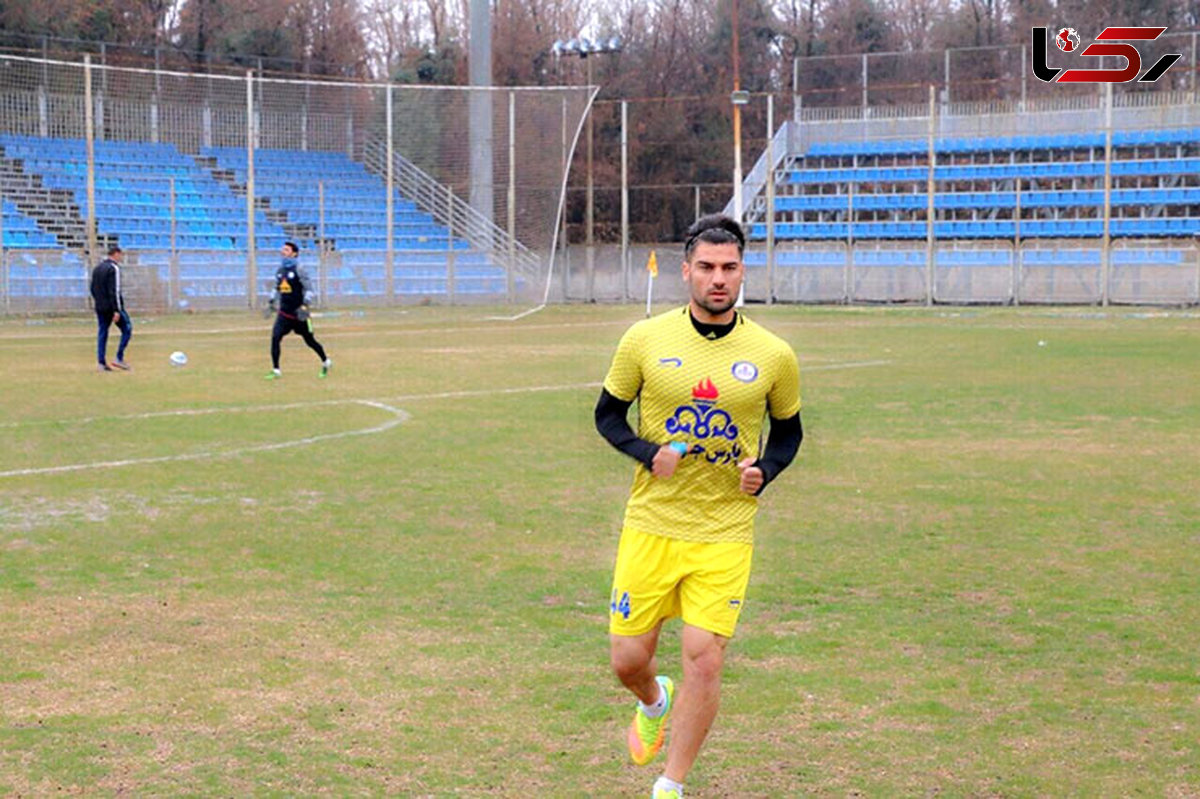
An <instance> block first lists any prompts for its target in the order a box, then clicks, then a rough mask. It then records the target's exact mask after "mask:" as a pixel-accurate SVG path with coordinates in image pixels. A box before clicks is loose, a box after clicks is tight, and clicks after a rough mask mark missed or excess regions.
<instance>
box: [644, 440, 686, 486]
mask: <svg viewBox="0 0 1200 799" xmlns="http://www.w3.org/2000/svg"><path fill="white" fill-rule="evenodd" d="M682 457H683V456H682V455H680V454H679V452H678V451H676V450H674V449H672V448H671V446H670V445H669V444H664V445H663V446H661V447H659V448H658V452H656V453H654V464H653V468H651V469H650V473H651V474H652V475H654V476H655V477H659V478H662V479H663V480H666V479H667V478H668V477H670V476H671V475H673V474H675V467H676V466H678V465H679V459H680V458H682Z"/></svg>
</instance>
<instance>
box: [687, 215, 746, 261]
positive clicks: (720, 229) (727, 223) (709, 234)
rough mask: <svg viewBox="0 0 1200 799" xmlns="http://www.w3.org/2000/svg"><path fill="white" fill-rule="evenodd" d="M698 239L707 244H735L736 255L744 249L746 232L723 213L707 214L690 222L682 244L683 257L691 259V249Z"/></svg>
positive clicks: (694, 246)
mask: <svg viewBox="0 0 1200 799" xmlns="http://www.w3.org/2000/svg"><path fill="white" fill-rule="evenodd" d="M700 241H704V242H708V243H709V244H736V245H737V248H738V255H741V254H742V253H743V252H745V250H746V234H745V233H744V232H742V226H741V225H739V224H738V223H737V222H735V221H733V219H731V218H730V217H728V216H725V214H709V215H708V216H702V217H700V218H699V219H697V220H696V221H695V222H693V223H692V226H691V227H690V228H688V229H687V237H686V238H685V239H684V245H683V257H684V258H685V259H686V260H688V261H690V260H692V250H694V249H696V243H697V242H700Z"/></svg>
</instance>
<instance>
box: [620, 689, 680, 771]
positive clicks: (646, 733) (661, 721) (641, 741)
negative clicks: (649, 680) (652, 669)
mask: <svg viewBox="0 0 1200 799" xmlns="http://www.w3.org/2000/svg"><path fill="white" fill-rule="evenodd" d="M655 679H656V680H657V681H658V684H659V685H661V686H662V687H663V690H664V691H666V692H667V707H666V710H664V711H663V714H662V715H661V716H659V717H658V718H655V719H652V718H650V717H648V716H647V715H646V714H645V713H643V712H642V706H641V704H639V705H638V707H637V710H635V711H634V715H633V723H632V724H630V725H629V756H630V757H631V758H633V762H634V763H637V764H638V765H639V766H644V765H646V764H647V763H649V762H650V761H651V760H653V759H654V756H655V755H657V754H658V750H660V749H662V745H663V738H664V737H666V732H667V717H668V716H670V715H671V704H672V702H673V701H674V699H675V683H673V682H671V678H670V677H661V676H660V677H656V678H655Z"/></svg>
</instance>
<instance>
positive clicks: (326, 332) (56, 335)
mask: <svg viewBox="0 0 1200 799" xmlns="http://www.w3.org/2000/svg"><path fill="white" fill-rule="evenodd" d="M313 318H314V319H316V320H317V321H318V322H319V321H321V319H320V317H319V316H314V317H313ZM347 321H348V323H343V320H338V321H333V320H329V321H328V322H327V323H326V324H323V325H321V326H320V327H319V328H317V329H316V330H315V332H316V333H317V335H318V336H320V337H321V338H326V337H328V338H351V337H355V336H373V337H374V336H403V335H408V334H410V333H411V334H428V333H434V334H438V335H442V334H446V333H473V332H479V331H481V330H504V331H512V332H521V331H524V330H562V329H565V328H575V327H607V326H609V325H624V326H626V327H628V326H629V325H630V324H631V321H637V320H636V318H632V317H631V318H624V317H615V318H613V319H605V320H598V321H592V322H547V323H545V324H537V325H512V324H499V323H497V324H491V325H489V324H484V323H475V324H470V323H468V324H460V325H456V326H450V327H448V326H432V327H402V326H400V327H396V326H388V327H386V328H384V329H376V328H372V327H369V326H364V325H356V324H354V322H353V320H347ZM133 323H134V331H133V334H134V336H135V337H138V336H140V337H143V338H155V337H158V336H174V337H177V338H188V337H199V336H224V335H229V334H232V333H254V334H256V335H262V336H263V337H264V338H266V339H267V340H270V338H271V325H270V324H265V323H264V324H262V325H254V326H253V327H213V328H199V329H196V330H177V329H172V330H162V329H156V328H152V327H149V326H147V325H146V324H144V323H143V325H142V326H140V327H139V326H138V324H137V323H138V320H137V318H136V317H135V318H134V320H133ZM76 338H78V339H95V338H96V330H95V327H94V326H93V327H89V328H88V329H87V330H83V329H72V330H47V331H44V332H43V331H39V332H36V333H30V332H21V333H13V334H11V335H3V334H0V344H3V343H4V342H7V341H15V342H21V341H41V340H45V341H61V340H62V339H76Z"/></svg>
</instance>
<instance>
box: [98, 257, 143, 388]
mask: <svg viewBox="0 0 1200 799" xmlns="http://www.w3.org/2000/svg"><path fill="white" fill-rule="evenodd" d="M121 256H122V252H121V248H120V247H118V246H117V245H115V244H114V245H113V246H111V247H109V248H108V257H107V258H105V259H104V260H103V261H101V262H100V263H98V264H97V265H96V268H95V269H93V270H92V282H91V291H92V302H93V304H94V305H95V308H96V323H97V328H96V360H97V362H98V363H99V364H100V371H101V372H111V371H112V370H113V367H116V368H117V369H121V370H122V371H126V372H128V371H129V364H127V363H125V348H126V347H128V346H129V339H130V338H132V337H133V320H131V319H130V318H129V314H128V313H127V312H126V311H125V297H124V295H123V294H122V293H121ZM113 322H116V323H117V329H118V330H120V331H121V342H120V343H119V344H118V345H117V359H116V360H115V361H113V363H112V365H111V366H110V365H109V363H108V358H107V350H108V328H109V326H110V325H111V324H112V323H113Z"/></svg>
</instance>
